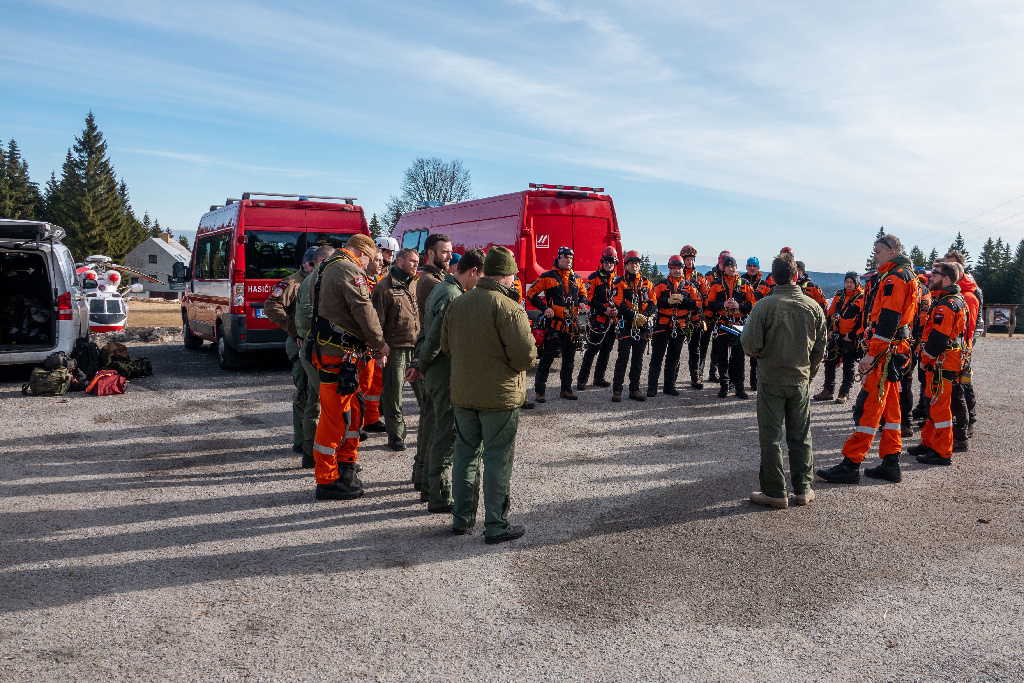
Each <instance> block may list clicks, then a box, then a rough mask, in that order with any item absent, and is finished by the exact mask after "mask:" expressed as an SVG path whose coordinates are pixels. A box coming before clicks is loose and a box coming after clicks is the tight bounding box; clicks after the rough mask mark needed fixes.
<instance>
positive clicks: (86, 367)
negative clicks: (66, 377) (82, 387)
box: [71, 339, 103, 381]
mask: <svg viewBox="0 0 1024 683" xmlns="http://www.w3.org/2000/svg"><path fill="white" fill-rule="evenodd" d="M71 357H72V358H73V359H74V360H75V362H76V363H77V364H78V369H79V370H81V371H82V373H83V374H84V375H85V378H86V380H87V381H91V380H92V378H93V375H95V374H96V373H97V372H99V371H100V369H102V367H103V363H102V362H101V361H100V347H98V346H97V345H96V342H93V341H89V340H88V339H78V340H77V341H76V342H75V348H74V349H72V350H71Z"/></svg>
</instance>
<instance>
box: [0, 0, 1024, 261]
mask: <svg viewBox="0 0 1024 683" xmlns="http://www.w3.org/2000/svg"><path fill="white" fill-rule="evenodd" d="M0 16H2V17H3V19H2V21H0V137H2V138H3V139H4V140H7V139H9V138H11V137H13V138H15V139H16V140H17V141H18V143H19V145H20V146H21V148H22V151H23V153H24V154H25V157H26V158H27V160H28V162H29V164H30V171H31V173H32V176H33V179H34V180H36V181H37V182H39V183H40V184H41V185H42V184H44V183H45V181H46V179H47V178H48V177H49V173H50V171H51V170H58V171H59V169H60V164H61V162H62V160H63V158H64V155H65V153H66V151H67V148H68V147H69V146H71V144H72V142H73V137H74V136H75V135H77V134H79V133H80V132H81V129H82V126H83V121H84V118H85V115H86V114H87V112H88V111H89V110H90V109H91V110H92V111H93V112H94V113H95V114H96V117H97V121H98V123H99V126H100V128H101V130H102V131H103V132H104V135H105V136H106V139H107V141H108V143H109V145H110V156H111V158H112V160H113V162H114V165H115V168H116V170H117V172H118V173H119V175H121V176H122V177H124V178H125V179H126V180H127V182H128V185H129V188H130V190H131V193H132V202H133V205H134V207H135V208H136V210H137V211H138V212H139V214H140V215H141V213H142V212H143V211H149V213H150V214H151V215H153V216H156V217H158V218H159V219H160V221H161V223H162V224H164V225H170V226H171V227H172V228H173V229H174V230H175V231H178V232H182V233H185V234H190V233H192V232H194V230H195V226H196V224H197V223H198V220H199V217H200V216H201V215H202V213H203V212H204V211H205V210H206V209H207V208H208V206H209V205H210V204H213V203H221V202H223V201H224V199H225V197H228V196H232V197H237V196H239V194H240V193H241V192H243V191H265V192H296V193H306V194H324V195H345V196H350V195H354V196H356V197H358V198H359V203H360V204H361V205H363V206H364V207H365V208H366V210H367V212H368V213H370V212H374V211H377V212H380V211H382V209H383V207H384V202H385V200H386V199H387V196H388V195H389V194H391V193H397V190H398V184H399V182H400V179H401V173H402V170H403V169H404V168H405V167H406V166H408V164H409V163H410V162H411V160H412V159H413V158H414V157H416V156H441V157H443V158H450V157H459V158H461V159H463V160H464V162H465V164H466V165H467V166H468V167H469V168H470V170H471V171H472V174H473V180H474V191H475V194H476V195H477V196H480V197H484V196H489V195H494V194H502V193H505V192H510V191H516V190H520V189H526V187H527V184H528V183H530V182H544V183H564V184H579V185H599V186H603V187H605V188H606V189H607V191H608V193H610V194H611V195H612V196H613V197H614V199H615V204H616V210H617V213H618V216H619V222H620V226H621V228H622V230H623V235H624V241H625V246H626V248H636V249H640V250H641V251H645V252H649V253H651V254H652V255H654V257H655V258H658V257H661V258H662V259H663V258H664V255H665V254H668V253H670V252H677V251H678V249H679V248H680V247H681V246H682V245H683V244H686V243H690V244H693V245H694V246H696V247H697V249H698V251H699V252H700V254H699V257H698V261H699V262H711V261H712V260H713V257H714V255H715V254H717V252H718V251H719V250H721V249H729V250H731V251H732V252H733V253H734V255H737V256H741V257H746V256H751V255H756V256H759V257H760V258H761V261H762V264H763V265H765V261H766V259H768V260H770V258H771V256H772V255H773V254H775V253H777V252H778V249H779V247H781V246H786V245H788V246H792V247H793V248H794V249H795V250H796V252H797V256H798V258H802V259H803V260H805V261H807V263H808V267H809V269H811V270H825V271H843V270H847V269H850V268H860V267H862V266H863V264H864V259H865V256H866V255H867V254H868V252H869V251H870V248H871V241H872V238H873V236H874V234H875V232H876V231H877V229H878V227H879V226H880V225H884V226H885V227H886V229H887V230H888V231H891V232H893V233H895V234H897V235H898V236H900V237H901V238H902V239H903V241H904V243H905V244H907V245H908V247H909V245H911V244H914V243H918V244H920V245H921V246H922V247H923V248H924V249H925V251H926V252H927V251H928V250H929V249H930V247H931V246H932V245H936V246H938V248H939V249H940V250H942V249H944V248H945V247H946V246H947V245H948V244H949V243H950V241H951V240H952V238H953V236H954V235H955V232H956V230H957V229H959V230H962V231H963V232H964V235H965V238H966V239H967V240H968V247H969V249H970V250H971V252H972V253H973V254H977V253H978V251H979V250H980V246H981V242H982V241H983V240H984V239H985V238H987V237H988V236H993V237H997V236H1002V237H1003V238H1004V239H1009V240H1010V241H1012V242H1013V243H1016V242H1018V241H1019V240H1021V239H1024V196H1022V195H1024V155H1022V154H1021V153H1020V151H1021V149H1024V144H1022V143H1024V127H1022V126H1021V125H1020V122H1021V121H1022V120H1024V116H1022V114H1024V111H1022V109H1024V87H1022V85H1024V83H1022V81H1024V77H1022V76H1021V74H1022V73H1024V69H1021V67H1020V65H1021V64H1022V63H1024V59H1022V57H1024V40H1022V38H1024V31H1022V29H1024V8H1022V6H1021V5H1020V3H1013V2H996V1H993V2H966V1H961V2H903V3H890V2H885V3H883V2H860V3H821V2H776V3H763V2H745V1H727V0H725V1H719V2H686V1H685V0H683V1H677V2H653V1H644V0H634V1H633V2H630V3H612V2H603V1H601V0H588V2H575V1H571V0H566V1H562V2H547V1H546V0H519V1H512V0H510V1H505V2H502V1H495V2H490V3H475V2H474V3H469V2H447V3H439V2H423V1H420V2H415V3H403V2H394V3H387V2H365V3H364V2H344V3H322V2H316V1H311V2H306V3H302V4H301V5H299V4H294V5H291V4H288V3H257V2H234V3H227V2H193V1H192V0H178V1H176V2H174V3H162V2H148V1H146V0H131V1H130V2H121V1H118V0H93V1H91V2H89V3H84V2H59V1H58V2H41V1H39V0H35V1H33V2H29V3H24V2H21V3H17V2H10V1H9V0H0ZM996 207H998V208H996ZM954 226H955V227H954Z"/></svg>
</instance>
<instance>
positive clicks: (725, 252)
mask: <svg viewBox="0 0 1024 683" xmlns="http://www.w3.org/2000/svg"><path fill="white" fill-rule="evenodd" d="M726 256H732V254H731V253H730V252H728V251H723V252H722V253H720V254H719V255H718V267H719V268H721V267H722V261H724V260H725V257H726Z"/></svg>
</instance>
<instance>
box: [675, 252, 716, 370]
mask: <svg viewBox="0 0 1024 683" xmlns="http://www.w3.org/2000/svg"><path fill="white" fill-rule="evenodd" d="M679 255H680V256H682V257H683V279H684V280H686V281H687V282H688V283H689V284H690V286H691V287H693V288H694V289H696V290H697V292H698V293H699V294H700V300H701V303H702V304H703V301H704V299H705V298H707V295H708V281H707V280H706V279H705V278H704V276H703V275H701V274H700V273H698V272H697V268H696V267H695V266H694V262H695V261H696V259H697V250H696V249H694V248H693V247H691V246H690V245H689V244H687V245H686V246H685V247H683V248H682V249H680V250H679ZM686 336H687V338H688V339H689V341H688V342H687V345H686V347H687V354H688V355H689V360H688V363H689V366H690V386H691V387H693V388H694V389H703V388H704V364H705V363H706V362H707V357H708V344H710V343H711V331H710V330H709V329H708V328H707V321H706V319H705V318H704V316H703V315H701V309H700V308H698V309H697V310H696V311H692V312H691V313H690V316H689V319H688V321H687V327H686Z"/></svg>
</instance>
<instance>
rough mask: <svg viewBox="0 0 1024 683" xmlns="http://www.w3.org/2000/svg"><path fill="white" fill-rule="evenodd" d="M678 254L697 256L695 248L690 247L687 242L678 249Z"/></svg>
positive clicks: (684, 256)
mask: <svg viewBox="0 0 1024 683" xmlns="http://www.w3.org/2000/svg"><path fill="white" fill-rule="evenodd" d="M679 255H680V256H682V257H683V258H686V257H687V256H692V257H694V258H697V250H696V249H694V248H693V247H691V246H690V245H689V244H687V245H686V246H685V247H683V248H682V249H680V250H679Z"/></svg>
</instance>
